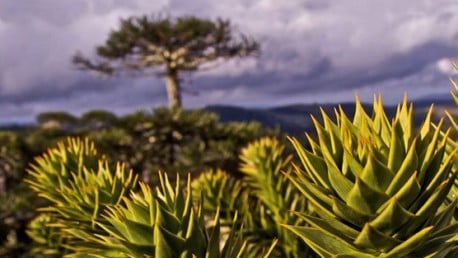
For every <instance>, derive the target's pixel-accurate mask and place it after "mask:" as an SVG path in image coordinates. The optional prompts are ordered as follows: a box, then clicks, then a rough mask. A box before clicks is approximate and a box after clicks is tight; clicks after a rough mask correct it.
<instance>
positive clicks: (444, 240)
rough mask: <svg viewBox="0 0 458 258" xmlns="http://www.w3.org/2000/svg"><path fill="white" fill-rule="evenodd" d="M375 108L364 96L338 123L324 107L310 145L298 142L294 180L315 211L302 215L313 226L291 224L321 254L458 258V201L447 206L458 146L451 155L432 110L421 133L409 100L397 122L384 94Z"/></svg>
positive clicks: (340, 114) (339, 113) (291, 177)
mask: <svg viewBox="0 0 458 258" xmlns="http://www.w3.org/2000/svg"><path fill="white" fill-rule="evenodd" d="M373 110H374V111H373V114H372V116H369V115H368V114H367V113H366V112H365V110H364V109H363V108H362V105H361V103H360V102H359V101H357V103H356V112H355V114H354V117H353V120H350V119H349V118H348V117H347V116H346V115H345V113H344V112H343V110H342V109H340V110H338V111H336V121H335V122H334V121H333V120H332V119H331V118H330V117H329V116H328V115H327V114H326V113H324V112H323V113H322V117H323V118H322V119H323V122H322V124H321V123H320V122H318V121H317V120H316V119H313V120H314V124H315V128H316V130H317V134H318V141H314V140H313V139H312V138H311V137H309V136H308V137H307V139H308V142H309V144H310V148H311V150H306V149H305V148H304V147H303V146H302V145H301V144H300V143H299V141H298V140H297V139H291V141H292V143H293V145H294V147H295V148H296V151H297V154H298V156H299V157H300V159H301V163H302V167H297V168H296V169H295V171H294V174H291V175H289V176H288V178H289V180H290V181H291V182H292V183H293V184H294V185H296V186H297V187H298V188H299V189H300V191H301V192H302V193H303V194H304V196H305V197H306V198H308V199H309V201H310V203H311V204H312V206H313V209H314V213H315V214H313V215H310V214H306V213H298V216H299V217H301V218H303V219H304V220H306V221H307V222H308V223H309V224H310V225H311V226H307V227H300V226H294V225H285V227H286V228H287V229H289V230H290V231H291V232H294V233H295V234H297V235H298V236H299V237H301V238H302V239H303V241H304V242H305V243H307V244H308V245H309V246H310V247H311V248H313V249H314V250H315V251H316V252H317V253H318V254H320V255H321V256H322V257H429V256H434V257H456V255H457V253H456V250H457V242H456V240H452V238H454V237H455V235H456V233H457V229H458V224H457V223H455V222H453V223H451V218H452V215H453V212H454V211H455V209H456V206H457V200H456V199H455V200H454V201H453V202H452V203H451V204H449V205H448V206H446V207H443V203H444V200H445V198H446V196H447V194H448V193H449V191H450V188H451V187H452V185H453V182H454V181H455V178H456V171H454V172H453V171H452V170H451V167H452V163H453V162H455V161H456V159H457V154H456V153H457V151H456V150H455V151H454V152H452V153H450V154H447V153H446V152H445V148H446V139H442V138H441V137H440V134H441V131H440V128H441V124H439V125H438V126H437V127H436V128H434V127H433V126H432V125H431V122H430V117H431V113H432V109H431V110H430V112H429V113H428V115H427V117H426V118H425V120H424V123H423V125H422V126H421V128H420V130H419V131H418V132H416V131H415V130H414V126H413V123H412V113H413V107H412V106H411V105H410V106H409V105H408V104H407V100H404V102H403V103H402V105H400V106H399V107H398V109H397V112H396V114H395V116H394V118H393V119H392V121H391V122H390V120H389V119H388V117H387V116H386V114H385V111H384V108H383V105H382V100H381V99H380V98H379V99H376V100H374V109H373Z"/></svg>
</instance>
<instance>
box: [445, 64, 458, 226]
mask: <svg viewBox="0 0 458 258" xmlns="http://www.w3.org/2000/svg"><path fill="white" fill-rule="evenodd" d="M453 65H454V67H455V69H456V70H457V71H458V64H457V63H453ZM450 82H451V83H452V85H453V88H454V89H453V90H452V91H451V92H450V93H451V95H452V97H453V100H454V101H455V104H456V106H457V107H458V95H457V92H458V84H457V83H456V82H455V81H454V80H453V79H451V78H450ZM446 115H447V117H448V119H449V121H450V123H451V127H452V133H451V135H452V137H451V138H449V139H448V148H447V151H448V152H453V151H454V149H456V148H458V140H457V139H456V137H457V136H458V120H457V119H456V118H454V117H453V115H452V114H451V113H450V112H446ZM454 168H455V169H457V170H458V160H457V161H455V164H454ZM457 197H458V178H457V179H456V180H455V184H454V185H453V187H452V191H450V193H449V196H448V201H449V202H452V201H453V199H455V198H457ZM455 220H458V210H457V211H456V212H455Z"/></svg>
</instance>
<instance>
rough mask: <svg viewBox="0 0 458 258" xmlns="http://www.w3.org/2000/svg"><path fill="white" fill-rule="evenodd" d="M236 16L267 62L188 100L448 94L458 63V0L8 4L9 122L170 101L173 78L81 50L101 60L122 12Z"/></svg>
mask: <svg viewBox="0 0 458 258" xmlns="http://www.w3.org/2000/svg"><path fill="white" fill-rule="evenodd" d="M158 13H161V14H166V15H169V16H171V17H179V16H182V15H187V16H189V15H196V16H199V17H202V18H208V19H216V18H218V17H221V18H225V19H229V20H230V21H231V24H232V25H233V27H234V29H235V31H237V32H240V33H245V34H248V35H251V36H252V37H253V38H255V39H256V40H257V41H259V42H260V43H261V55H260V56H259V57H258V58H245V59H234V60H230V61H228V62H226V63H224V64H222V65H220V66H218V67H217V68H215V69H213V70H208V71H202V72H197V73H193V74H186V75H184V77H183V88H184V89H185V91H186V92H198V94H197V95H195V94H186V93H185V94H184V95H183V99H184V106H185V107H186V108H193V107H204V106H207V105H216V104H221V105H237V106H244V107H258V108H263V107H273V106H279V105H286V104H293V103H325V102H326V103H329V102H347V101H353V100H354V96H355V94H358V95H359V96H360V97H361V98H362V99H363V100H367V101H370V100H371V99H372V97H373V95H374V94H382V96H383V98H384V100H385V103H388V104H395V103H396V102H398V101H400V100H401V98H402V96H403V95H404V93H405V92H407V94H408V96H409V99H412V100H413V99H418V98H425V97H435V96H438V97H441V96H442V97H443V96H446V95H447V94H448V92H449V91H450V90H451V85H450V82H449V77H451V76H452V77H453V76H455V77H456V76H457V73H456V71H455V70H454V69H453V67H452V65H451V60H453V58H458V1H456V0H416V1H411V0H372V1H367V0H346V1H331V0H287V1H286V0H285V1H278V0H218V1H215V0H154V1H151V0H129V1H125V0H65V1H62V0H33V1H18V0H0V123H24V122H30V121H33V120H34V118H35V116H36V115H37V114H38V113H41V112H48V111H57V110H61V111H66V112H70V113H73V114H75V115H79V114H81V113H84V112H86V111H88V110H92V109H107V110H110V111H113V112H116V113H118V114H125V113H129V112H133V111H136V110H140V109H143V110H151V109H152V108H154V107H157V106H162V105H167V97H166V92H165V87H164V81H163V79H162V78H156V77H132V76H130V77H128V76H127V77H126V76H124V77H116V78H107V77H102V76H99V75H97V74H94V73H90V72H84V71H79V70H77V69H76V67H75V66H74V65H72V63H71V57H72V56H73V55H74V54H75V53H76V52H77V51H80V52H82V53H84V54H85V55H86V56H89V57H93V56H95V53H94V48H95V46H97V45H100V44H103V42H104V41H105V39H106V38H107V35H108V33H109V32H110V31H111V30H113V29H116V28H117V27H118V24H119V19H120V18H126V17H129V16H138V15H144V14H148V15H149V14H151V15H153V14H158Z"/></svg>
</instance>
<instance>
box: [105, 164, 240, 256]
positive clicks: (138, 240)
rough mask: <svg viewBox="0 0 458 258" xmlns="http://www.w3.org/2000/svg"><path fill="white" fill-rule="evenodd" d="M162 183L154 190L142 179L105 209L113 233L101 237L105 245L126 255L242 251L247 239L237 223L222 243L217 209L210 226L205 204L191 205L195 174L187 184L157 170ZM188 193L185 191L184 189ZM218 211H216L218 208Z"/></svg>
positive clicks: (178, 254)
mask: <svg viewBox="0 0 458 258" xmlns="http://www.w3.org/2000/svg"><path fill="white" fill-rule="evenodd" d="M159 179H160V186H159V187H158V188H157V189H156V191H155V192H153V191H152V190H151V189H150V188H149V187H148V186H146V185H144V184H141V185H140V186H141V191H140V192H138V193H132V194H131V196H130V198H125V199H124V201H123V203H122V204H121V205H118V206H115V207H112V208H111V209H110V211H109V212H108V213H107V216H106V217H107V220H108V223H107V224H104V225H102V227H103V228H104V229H105V230H106V231H107V232H109V233H110V236H109V237H100V240H99V241H98V242H99V243H100V245H101V246H107V247H108V248H110V249H112V250H119V251H120V252H121V253H123V254H125V255H126V256H127V257H240V256H242V255H243V254H244V252H245V247H246V243H245V241H243V239H242V235H241V234H240V232H239V231H238V230H237V229H236V227H233V228H232V230H231V231H230V234H229V237H228V239H227V240H226V241H225V242H224V245H223V247H222V249H220V241H222V239H221V234H220V222H219V216H218V215H217V216H216V217H215V219H214V221H213V222H212V223H211V225H210V226H209V228H208V229H207V226H206V222H205V219H204V214H203V209H201V208H198V209H195V208H194V206H193V199H192V191H191V180H190V178H188V180H187V185H186V189H182V187H181V185H180V180H179V178H177V181H176V184H175V185H172V184H171V183H170V182H169V180H168V178H167V176H166V175H165V174H162V173H160V174H159ZM184 190H186V193H187V194H185V191H184ZM217 214H218V213H217Z"/></svg>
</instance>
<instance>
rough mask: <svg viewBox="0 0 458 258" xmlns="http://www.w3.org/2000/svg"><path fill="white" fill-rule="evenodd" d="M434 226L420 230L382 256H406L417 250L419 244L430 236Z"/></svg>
mask: <svg viewBox="0 0 458 258" xmlns="http://www.w3.org/2000/svg"><path fill="white" fill-rule="evenodd" d="M433 229H434V228H433V227H426V228H424V229H422V230H421V231H419V232H418V233H416V234H414V235H412V236H411V237H410V238H408V239H407V240H405V241H404V242H402V243H401V244H400V245H398V246H396V247H395V248H393V249H391V251H389V252H388V253H386V254H383V255H381V256H380V257H384V258H398V257H406V256H407V255H408V254H409V253H410V252H412V251H413V250H415V248H417V247H418V246H420V245H421V244H422V243H423V242H424V241H425V240H426V238H427V237H428V234H430V233H431V231H432V230H433Z"/></svg>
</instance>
